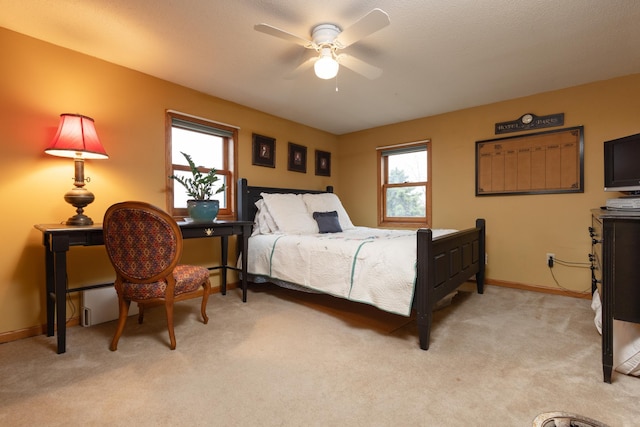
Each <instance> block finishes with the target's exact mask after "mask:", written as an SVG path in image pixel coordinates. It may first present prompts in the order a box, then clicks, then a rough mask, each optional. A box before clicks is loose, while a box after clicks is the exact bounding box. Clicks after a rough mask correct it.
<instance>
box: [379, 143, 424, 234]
mask: <svg viewBox="0 0 640 427" xmlns="http://www.w3.org/2000/svg"><path fill="white" fill-rule="evenodd" d="M429 145H430V143H429V141H420V142H415V143H408V144H400V145H394V146H387V147H380V148H378V149H377V151H378V164H379V183H380V184H379V185H380V186H379V192H378V201H379V203H378V224H379V225H382V226H417V227H428V226H430V223H431V179H430V178H431V167H430V156H429Z"/></svg>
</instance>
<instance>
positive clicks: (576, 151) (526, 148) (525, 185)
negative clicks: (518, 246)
mask: <svg viewBox="0 0 640 427" xmlns="http://www.w3.org/2000/svg"><path fill="white" fill-rule="evenodd" d="M583 192H584V127H583V126H576V127H571V128H566V129H560V130H552V131H546V132H538V133H531V134H527V135H518V136H510V137H506V138H498V139H488V140H484V141H477V142H476V196H492V195H508V194H541V193H542V194H544V193H583Z"/></svg>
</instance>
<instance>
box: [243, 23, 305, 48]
mask: <svg viewBox="0 0 640 427" xmlns="http://www.w3.org/2000/svg"><path fill="white" fill-rule="evenodd" d="M253 29H254V30H256V31H259V32H261V33H265V34H269V35H270V36H274V37H278V38H279V39H283V40H286V41H288V42H291V43H295V44H298V45H300V46H304V47H306V48H307V49H313V42H312V41H311V40H307V39H303V38H302V37H298V36H296V35H295V34H291V33H289V32H287V31H284V30H281V29H280V28H276V27H274V26H272V25H269V24H257V25H254V26H253Z"/></svg>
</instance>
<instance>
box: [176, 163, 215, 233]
mask: <svg viewBox="0 0 640 427" xmlns="http://www.w3.org/2000/svg"><path fill="white" fill-rule="evenodd" d="M181 154H182V155H183V156H184V158H185V159H186V160H187V163H188V164H189V169H190V170H191V177H182V176H176V175H171V176H169V178H171V179H174V180H176V181H178V182H179V183H180V184H182V185H183V186H184V188H185V189H186V190H187V195H188V196H189V197H191V198H192V199H189V200H187V211H188V212H189V217H190V218H191V219H192V220H193V221H197V222H206V221H213V220H214V219H215V218H216V217H217V216H218V211H219V210H220V202H219V201H218V200H212V199H211V196H213V195H214V194H218V193H220V192H222V191H224V184H222V185H220V187H219V188H218V189H217V190H215V191H214V184H215V183H216V182H217V181H218V180H219V179H220V178H218V176H217V175H216V170H215V168H211V169H210V170H209V172H208V173H206V174H204V173H202V172H200V170H199V169H198V167H197V166H196V164H195V163H194V162H193V159H192V158H191V156H190V155H189V154H187V153H183V152H181Z"/></svg>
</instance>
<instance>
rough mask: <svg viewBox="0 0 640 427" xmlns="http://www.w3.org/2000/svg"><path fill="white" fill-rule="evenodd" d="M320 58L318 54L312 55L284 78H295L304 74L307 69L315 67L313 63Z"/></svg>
mask: <svg viewBox="0 0 640 427" xmlns="http://www.w3.org/2000/svg"><path fill="white" fill-rule="evenodd" d="M317 60H318V57H317V56H315V55H314V56H312V57H311V58H308V59H306V60H305V61H304V62H302V63H301V64H300V65H298V66H297V67H296V68H294V69H293V71H291V72H290V73H288V74H287V75H286V76H284V78H285V79H286V80H293V79H295V78H297V77H298V76H299V75H300V74H303V73H304V72H305V71H307V70H309V69H310V68H312V67H313V64H315V62H316V61H317Z"/></svg>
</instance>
